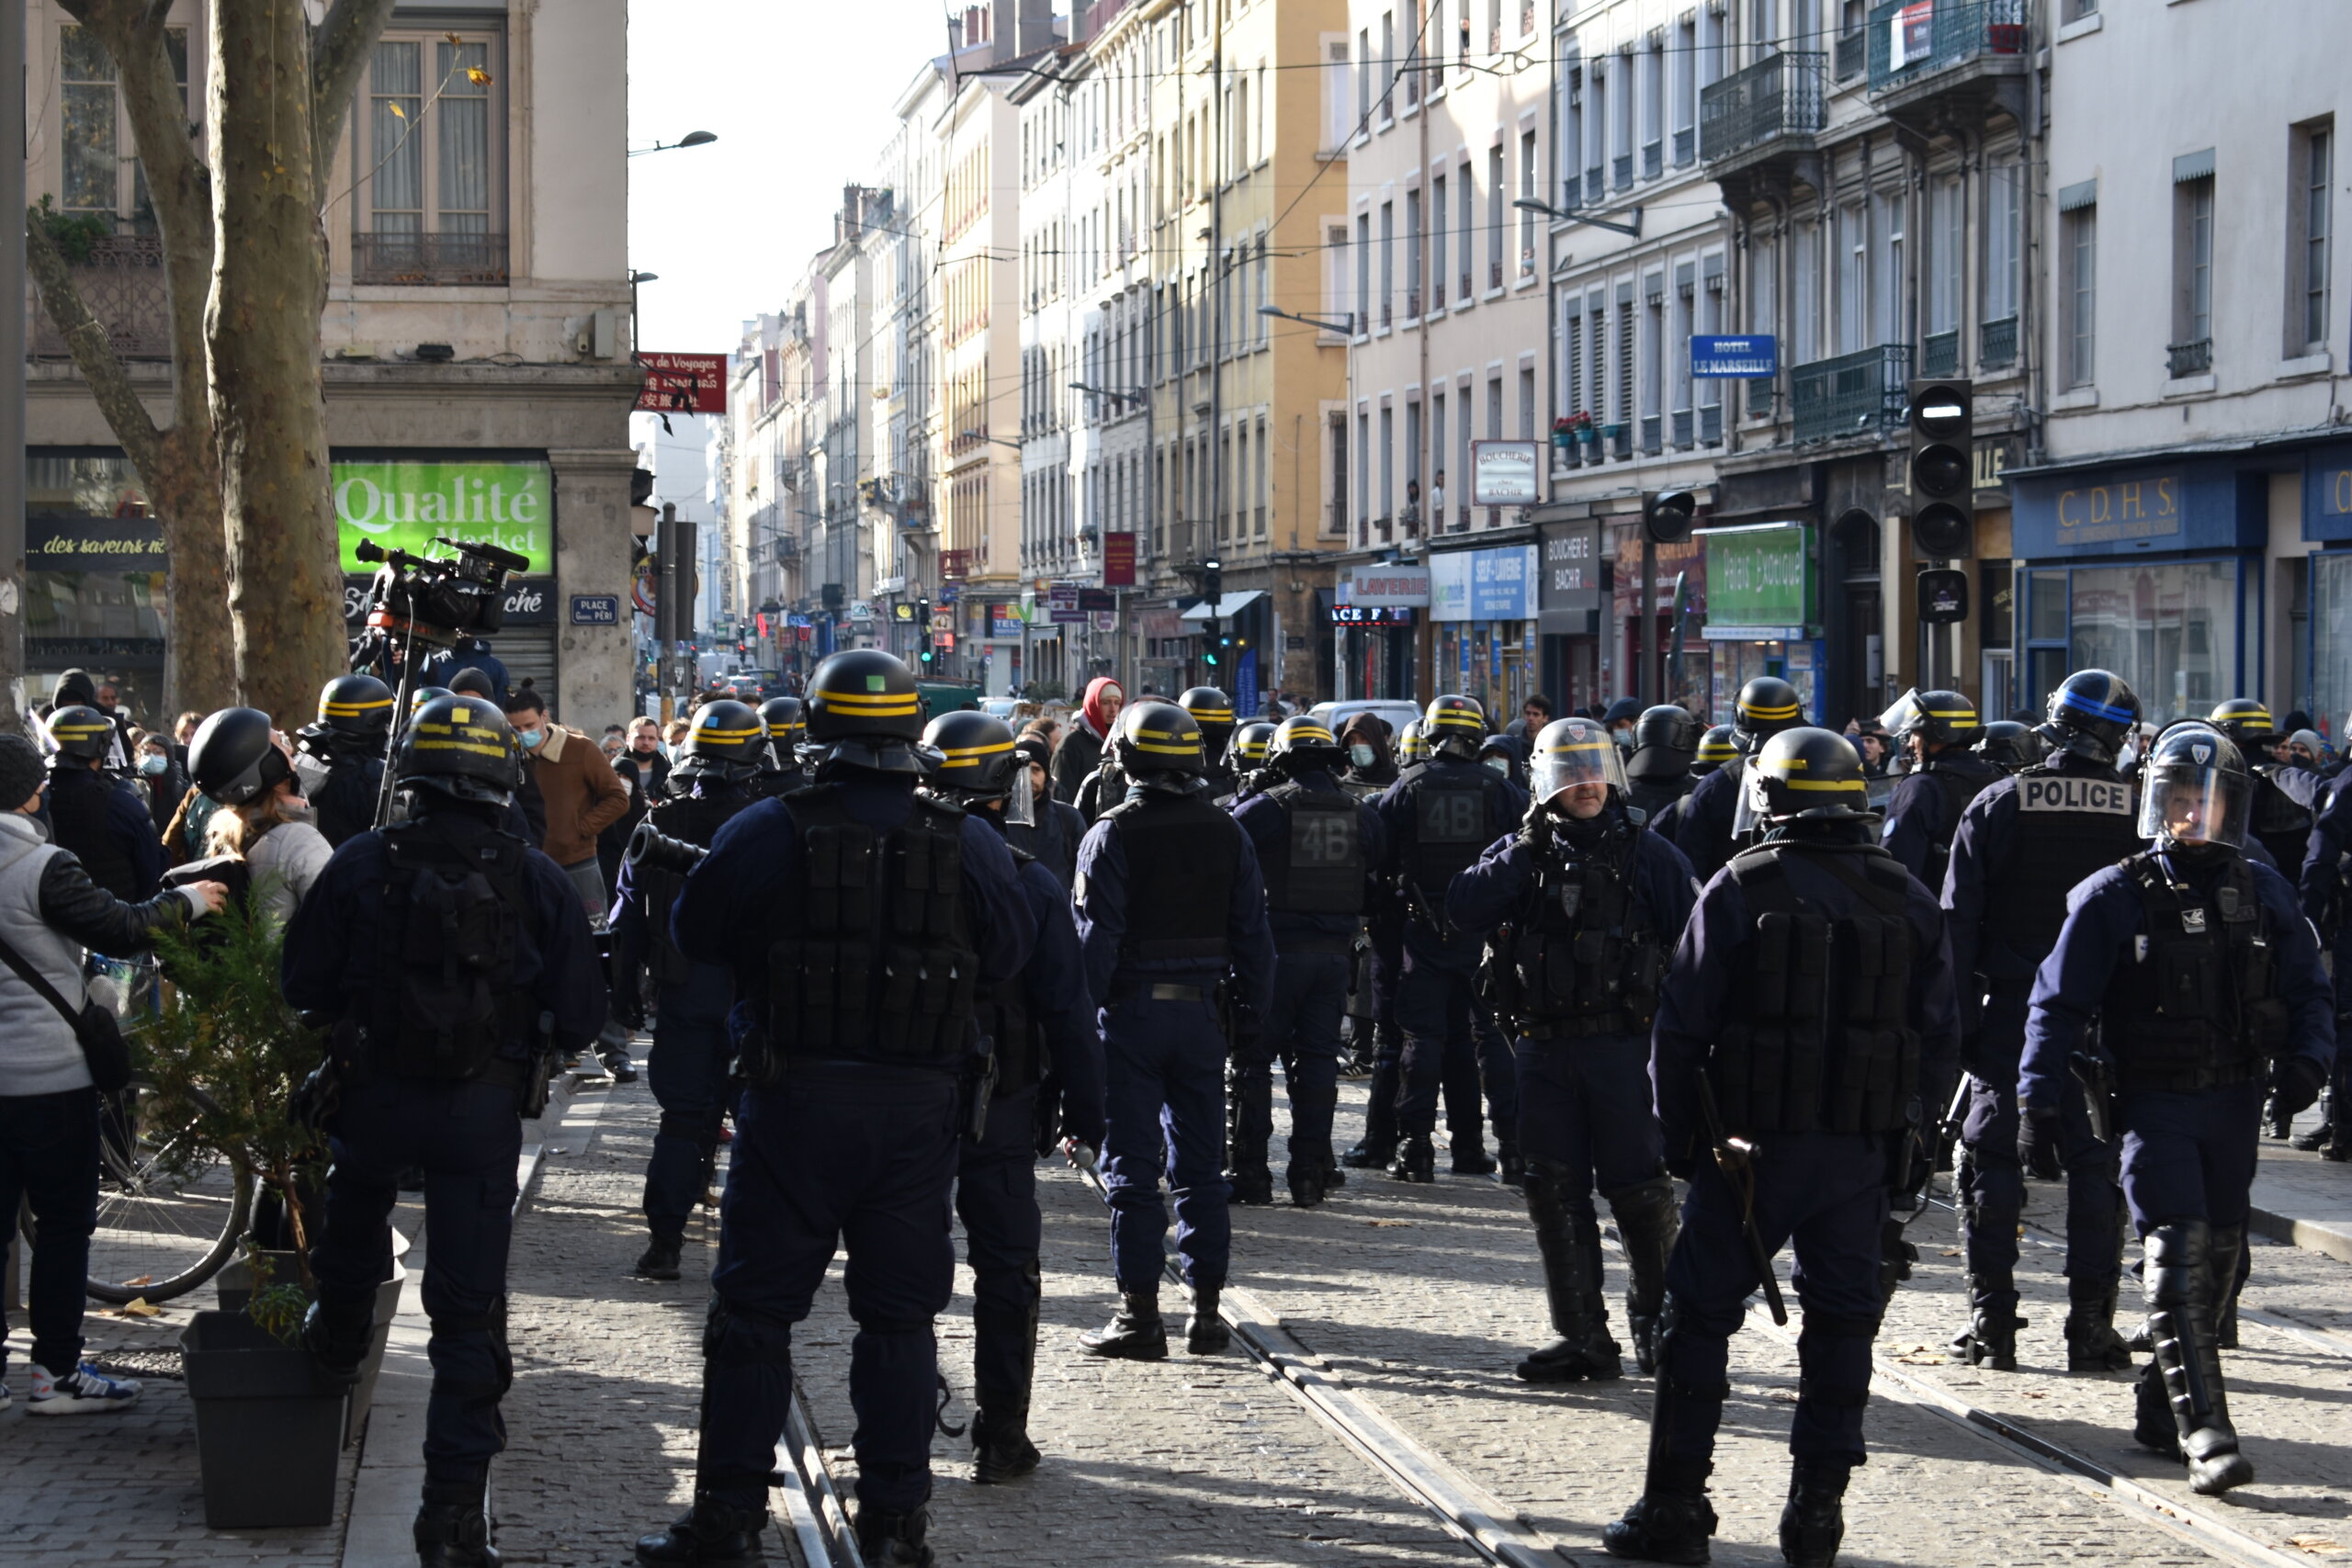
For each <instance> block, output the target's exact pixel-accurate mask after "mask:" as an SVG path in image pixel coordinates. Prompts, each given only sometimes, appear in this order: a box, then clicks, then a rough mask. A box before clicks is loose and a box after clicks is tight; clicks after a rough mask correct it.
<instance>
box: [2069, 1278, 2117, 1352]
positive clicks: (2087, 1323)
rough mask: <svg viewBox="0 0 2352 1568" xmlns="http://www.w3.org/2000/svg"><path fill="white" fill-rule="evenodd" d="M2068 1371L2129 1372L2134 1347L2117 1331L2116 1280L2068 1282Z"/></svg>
mask: <svg viewBox="0 0 2352 1568" xmlns="http://www.w3.org/2000/svg"><path fill="white" fill-rule="evenodd" d="M2066 1286H2067V1289H2066V1294H2067V1297H2068V1301H2067V1303H2066V1370H2067V1371H2070V1372H2128V1371H2131V1348H2130V1347H2129V1346H2127V1345H2125V1344H2124V1343H2123V1336H2121V1335H2120V1334H2118V1333H2117V1332H2115V1297H2116V1281H2114V1280H2108V1281H2107V1282H2106V1283H2104V1284H2095V1285H2092V1286H2089V1287H2088V1288H2084V1287H2080V1286H2077V1285H2076V1284H2075V1281H2073V1280H2068V1281H2067V1282H2066Z"/></svg>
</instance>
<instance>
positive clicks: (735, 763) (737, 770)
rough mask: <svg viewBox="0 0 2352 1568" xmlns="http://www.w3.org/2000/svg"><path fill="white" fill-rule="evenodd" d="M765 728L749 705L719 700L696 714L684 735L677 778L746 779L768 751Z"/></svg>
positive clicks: (705, 706)
mask: <svg viewBox="0 0 2352 1568" xmlns="http://www.w3.org/2000/svg"><path fill="white" fill-rule="evenodd" d="M767 738H768V730H767V726H766V725H764V724H763V723H762V722H760V716H759V715H758V714H757V713H755V712H753V711H752V705H750V704H749V703H739V702H737V701H735V699H733V698H732V697H721V698H720V699H719V700H718V701H717V702H715V703H705V704H703V705H702V706H700V707H698V708H696V709H695V716H694V723H693V725H692V727H691V728H688V729H687V731H686V744H685V747H684V755H683V756H682V757H681V758H680V760H679V762H678V770H677V772H678V775H679V776H681V777H693V778H716V779H747V778H750V777H751V776H752V774H753V773H756V772H758V771H759V765H760V756H761V754H762V753H763V751H764V750H766V749H767Z"/></svg>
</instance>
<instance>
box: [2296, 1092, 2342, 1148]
mask: <svg viewBox="0 0 2352 1568" xmlns="http://www.w3.org/2000/svg"><path fill="white" fill-rule="evenodd" d="M2335 1121H2336V1117H2335V1086H2334V1085H2333V1084H2331V1085H2329V1086H2328V1087H2327V1088H2325V1089H2321V1090H2320V1091H2319V1125H2317V1126H2316V1127H2313V1128H2312V1130H2311V1131H2310V1132H2308V1133H2298V1134H2295V1135H2294V1136H2293V1137H2290V1138H2289V1139H2288V1140H2287V1146H2288V1147H2289V1148H2290V1149H2298V1150H2301V1152H2302V1153H2304V1154H2307V1155H2309V1154H2318V1153H2320V1152H2321V1151H2323V1150H2324V1149H2325V1148H2326V1146H2327V1145H2328V1144H2329V1143H2330V1142H2331V1141H2332V1140H2334V1138H2335Z"/></svg>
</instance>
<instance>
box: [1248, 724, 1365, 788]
mask: <svg viewBox="0 0 2352 1568" xmlns="http://www.w3.org/2000/svg"><path fill="white" fill-rule="evenodd" d="M1266 761H1268V762H1269V763H1271V764H1272V766H1274V767H1275V768H1277V769H1279V770H1281V772H1282V773H1283V774H1284V775H1286V776H1287V777H1290V778H1296V777H1297V776H1298V775H1299V774H1301V773H1312V772H1314V771H1315V770H1316V769H1317V768H1324V769H1329V770H1331V771H1334V772H1336V771H1337V770H1339V769H1340V768H1344V767H1346V766H1347V765H1348V749H1347V748H1346V747H1344V746H1342V745H1340V738H1339V737H1338V736H1336V735H1333V734H1332V733H1331V731H1330V730H1329V728H1327V727H1326V726H1325V725H1324V723H1323V721H1322V720H1321V719H1319V718H1314V717H1310V716H1307V715H1306V714H1300V715H1299V716H1297V717H1296V718H1286V719H1284V720H1283V722H1282V728H1279V729H1277V730H1275V731H1274V738H1273V739H1272V741H1270V742H1269V743H1268V744H1267V747H1266Z"/></svg>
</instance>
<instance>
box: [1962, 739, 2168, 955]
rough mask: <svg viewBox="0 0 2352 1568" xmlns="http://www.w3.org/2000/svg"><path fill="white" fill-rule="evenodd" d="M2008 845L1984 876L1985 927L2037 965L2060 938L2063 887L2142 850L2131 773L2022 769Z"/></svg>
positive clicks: (2069, 888)
mask: <svg viewBox="0 0 2352 1568" xmlns="http://www.w3.org/2000/svg"><path fill="white" fill-rule="evenodd" d="M2017 793H2018V816H2017V822H2016V824H2015V826H2014V827H2013V828H2012V829H2010V834H2009V848H2008V853H2007V855H2006V856H2004V857H2003V859H2002V862H2001V865H2000V869H1999V870H1998V871H1996V872H1995V873H1994V874H1993V875H1992V876H1991V877H1989V878H1987V879H1986V883H1985V936H1986V937H1987V938H1988V939H1990V940H1991V941H1993V942H1999V943H2001V944H2003V945H2004V946H2006V947H2007V948H2008V949H2009V950H2010V951H2011V952H2013V953H2016V954H2017V955H2018V956H2019V957H2021V958H2024V959H2025V960H2027V961H2028V962H2029V963H2030V964H2035V965H2039V964H2041V961H2042V960H2043V959H2044V958H2047V957H2048V956H2050V950H2051V949H2052V948H2053V947H2055V946H2057V945H2058V932H2059V931H2060V930H2061V929H2062V928H2063V927H2064V925H2065V923H2066V895H2067V894H2069V893H2071V892H2073V891H2074V890H2075V886H2076V884H2078V883H2080V882H2081V881H2082V880H2083V879H2084V878H2085V877H2087V876H2089V875H2091V874H2093V873H2095V872H2098V871H2103V870H2105V869H2106V868H2107V867H2109V866H2110V865H2113V864H2115V863H2117V862H2118V861H2121V860H2127V859H2129V858H2130V857H2131V856H2132V855H2134V854H2136V853H2138V852H2139V851H2140V849H2141V842H2142V841H2141V839H2140V829H2139V819H2140V818H2139V805H2138V802H2137V800H2136V798H2135V797H2134V794H2133V791H2132V788H2131V783H2130V782H2129V781H2128V780H2125V779H2120V778H2117V777H2115V776H2114V775H2113V774H2107V775H2103V776H2086V775H2084V774H2081V773H2061V772H2059V771H2058V770H2056V769H2054V768H2051V767H2047V766H2036V767H2030V768H2027V769H2025V770H2024V771H2023V772H2021V773H2018V775H2017Z"/></svg>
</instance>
